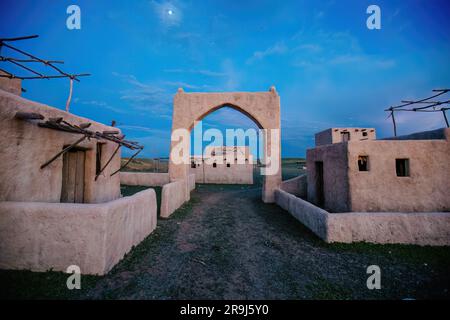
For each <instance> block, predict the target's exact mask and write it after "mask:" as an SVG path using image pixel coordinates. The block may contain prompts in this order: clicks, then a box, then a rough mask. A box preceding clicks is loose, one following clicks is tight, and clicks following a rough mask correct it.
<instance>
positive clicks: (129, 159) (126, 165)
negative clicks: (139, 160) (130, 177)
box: [111, 149, 142, 177]
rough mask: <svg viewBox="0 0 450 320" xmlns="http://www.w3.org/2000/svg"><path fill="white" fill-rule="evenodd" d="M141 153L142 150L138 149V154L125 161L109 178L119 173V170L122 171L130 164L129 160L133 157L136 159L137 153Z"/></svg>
mask: <svg viewBox="0 0 450 320" xmlns="http://www.w3.org/2000/svg"><path fill="white" fill-rule="evenodd" d="M141 151H142V149H139V150H138V152H136V153H135V154H133V156H132V157H131V158H130V159H128V161H127V162H126V163H125V164H124V165H123V166H121V167H120V168H119V169H118V170H116V171H114V172H113V173H112V174H111V177H112V176H113V175H115V174H116V173H117V172H119V171H120V170H122V169H123V168H125V167H126V166H127V165H128V164H129V163H130V162H131V160H133V159H134V157H136V156H137V155H138V154H139V152H141Z"/></svg>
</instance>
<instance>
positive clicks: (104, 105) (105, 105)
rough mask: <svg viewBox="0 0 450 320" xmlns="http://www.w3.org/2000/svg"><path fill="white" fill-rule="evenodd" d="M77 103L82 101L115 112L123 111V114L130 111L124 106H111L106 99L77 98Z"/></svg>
mask: <svg viewBox="0 0 450 320" xmlns="http://www.w3.org/2000/svg"><path fill="white" fill-rule="evenodd" d="M76 103H80V104H84V105H91V106H95V107H99V108H103V109H107V110H109V111H112V112H115V113H122V114H126V113H128V111H127V110H125V109H124V108H117V107H114V106H111V105H109V104H108V103H106V102H105V101H98V100H79V99H77V101H76Z"/></svg>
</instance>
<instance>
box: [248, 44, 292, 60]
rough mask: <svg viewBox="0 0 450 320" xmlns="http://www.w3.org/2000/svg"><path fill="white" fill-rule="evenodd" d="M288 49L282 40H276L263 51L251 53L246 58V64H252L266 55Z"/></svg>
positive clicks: (281, 52)
mask: <svg viewBox="0 0 450 320" xmlns="http://www.w3.org/2000/svg"><path fill="white" fill-rule="evenodd" d="M288 50H289V49H288V47H287V46H286V45H285V44H284V43H283V42H282V41H280V42H277V43H275V44H274V45H273V46H271V47H269V48H267V49H266V50H264V51H255V52H254V53H253V55H252V56H251V57H250V58H249V59H247V64H252V63H254V62H256V61H259V60H262V59H264V58H266V57H268V56H272V55H277V54H283V53H286V52H287V51H288Z"/></svg>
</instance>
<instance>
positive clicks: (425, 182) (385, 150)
mask: <svg viewBox="0 0 450 320" xmlns="http://www.w3.org/2000/svg"><path fill="white" fill-rule="evenodd" d="M446 130H447V132H450V129H446ZM359 155H365V156H368V157H369V171H359V169H358V156H359ZM402 158H407V159H409V171H410V176H408V177H398V176H397V174H396V165H395V161H396V159H402ZM348 172H349V174H348V179H349V188H350V195H351V196H350V210H349V211H368V212H373V211H381V212H383V211H398V212H433V211H434V212H439V211H450V143H449V141H448V140H443V139H441V140H376V141H365V142H352V141H351V142H349V143H348Z"/></svg>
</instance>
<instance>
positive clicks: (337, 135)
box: [314, 128, 376, 147]
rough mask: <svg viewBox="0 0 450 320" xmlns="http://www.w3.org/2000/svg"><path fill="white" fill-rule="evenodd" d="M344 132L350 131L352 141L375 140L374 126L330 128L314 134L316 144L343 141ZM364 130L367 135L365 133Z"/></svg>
mask: <svg viewBox="0 0 450 320" xmlns="http://www.w3.org/2000/svg"><path fill="white" fill-rule="evenodd" d="M342 132H349V133H350V141H361V140H375V139H376V132H375V129H374V128H330V129H327V130H324V131H321V132H319V133H316V134H315V135H314V138H315V145H316V146H317V147H318V146H322V145H327V144H333V143H340V142H342ZM364 132H365V133H366V135H364Z"/></svg>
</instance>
